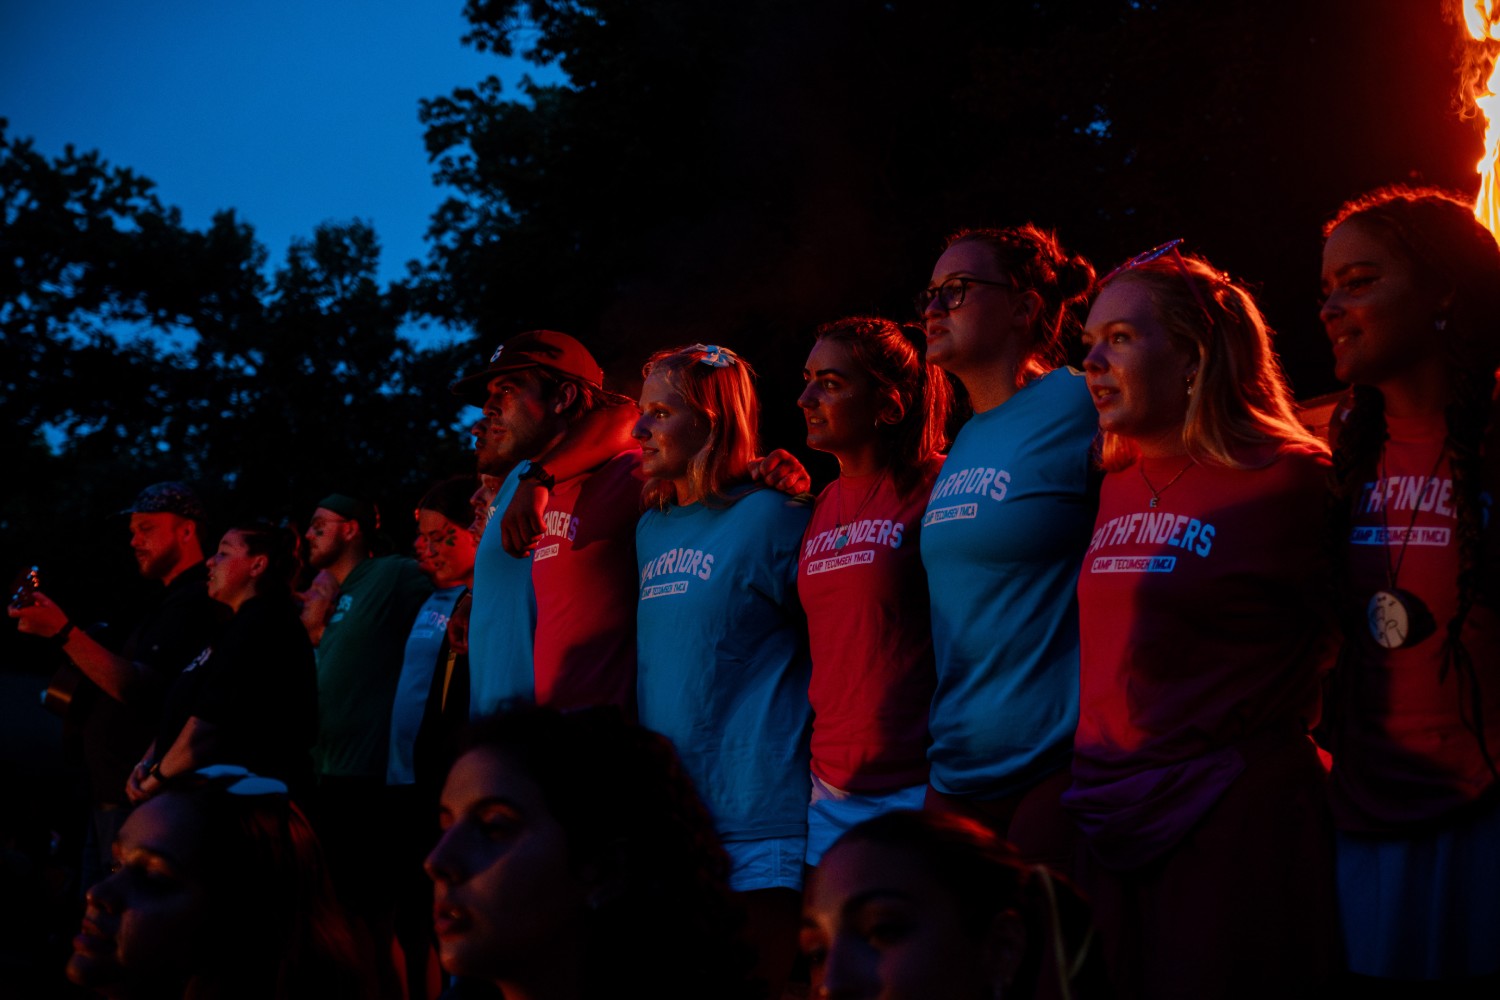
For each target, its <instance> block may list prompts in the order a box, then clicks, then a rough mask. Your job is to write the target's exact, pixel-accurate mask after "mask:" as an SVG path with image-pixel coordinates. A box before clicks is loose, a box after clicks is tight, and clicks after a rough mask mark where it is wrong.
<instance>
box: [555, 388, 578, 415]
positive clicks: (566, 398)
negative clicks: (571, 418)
mask: <svg viewBox="0 0 1500 1000" xmlns="http://www.w3.org/2000/svg"><path fill="white" fill-rule="evenodd" d="M577 398H578V386H576V385H574V384H573V383H572V382H563V383H562V384H560V385H559V386H558V387H557V399H556V401H555V402H553V404H552V412H553V413H557V414H561V413H562V412H563V411H564V410H566V409H567V408H568V407H570V406H572V405H573V402H574V400H576V399H577Z"/></svg>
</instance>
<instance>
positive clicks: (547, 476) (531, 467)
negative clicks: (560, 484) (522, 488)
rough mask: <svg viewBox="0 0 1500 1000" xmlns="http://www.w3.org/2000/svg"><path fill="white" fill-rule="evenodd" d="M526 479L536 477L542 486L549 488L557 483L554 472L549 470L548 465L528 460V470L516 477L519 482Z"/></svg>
mask: <svg viewBox="0 0 1500 1000" xmlns="http://www.w3.org/2000/svg"><path fill="white" fill-rule="evenodd" d="M526 479H535V480H536V481H537V482H538V483H540V484H541V485H542V486H545V487H547V489H549V490H550V489H552V487H554V486H556V485H557V479H556V477H554V476H553V475H552V473H550V472H548V471H547V467H546V466H545V465H542V464H541V463H540V462H528V463H527V464H526V471H525V472H523V473H521V474H520V475H519V476H517V477H516V481H517V482H521V481H522V480H526Z"/></svg>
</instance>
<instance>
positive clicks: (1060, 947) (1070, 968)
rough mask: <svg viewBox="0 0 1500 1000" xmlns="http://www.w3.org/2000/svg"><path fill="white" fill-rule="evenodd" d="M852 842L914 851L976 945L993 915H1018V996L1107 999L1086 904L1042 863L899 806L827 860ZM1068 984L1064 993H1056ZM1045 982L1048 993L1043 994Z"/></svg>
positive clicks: (982, 832)
mask: <svg viewBox="0 0 1500 1000" xmlns="http://www.w3.org/2000/svg"><path fill="white" fill-rule="evenodd" d="M847 844H874V845H877V846H880V847H887V848H892V849H894V850H899V851H904V852H906V853H907V854H909V855H910V856H911V858H912V859H913V860H914V861H916V863H917V864H918V865H920V866H921V867H922V869H923V870H924V871H926V873H927V874H928V875H929V876H931V878H932V879H933V880H934V881H935V882H937V883H938V885H940V886H942V887H943V888H944V889H946V890H947V891H948V893H949V894H951V895H952V897H953V899H954V900H955V901H956V903H957V905H958V914H959V920H960V922H961V923H962V925H963V927H964V929H965V930H966V931H967V932H968V933H969V934H970V935H971V936H972V937H973V938H974V939H975V940H976V941H980V940H983V936H984V934H985V932H986V930H987V929H988V928H989V927H990V925H991V924H992V923H993V921H994V920H995V918H996V917H998V916H1000V915H1002V914H1004V913H1005V912H1006V911H1007V910H1010V911H1014V912H1015V914H1016V915H1017V916H1018V917H1019V918H1020V920H1021V923H1022V926H1023V927H1024V928H1025V931H1026V953H1025V955H1024V956H1023V957H1022V960H1021V963H1020V967H1019V969H1018V970H1017V972H1016V978H1015V981H1014V984H1013V985H1014V988H1015V993H1014V995H1016V996H1022V997H1034V996H1053V995H1063V996H1070V995H1083V996H1094V995H1102V994H1103V992H1104V988H1103V979H1104V972H1103V966H1102V960H1101V958H1100V954H1099V949H1097V948H1095V947H1093V944H1094V941H1093V929H1092V925H1091V919H1090V915H1089V910H1088V906H1087V904H1085V903H1084V901H1083V900H1082V898H1081V897H1080V896H1079V895H1078V892H1077V891H1076V890H1075V889H1074V888H1073V886H1072V883H1070V882H1069V881H1068V880H1067V879H1065V878H1063V877H1062V876H1060V875H1056V874H1053V873H1052V872H1051V871H1049V870H1048V869H1047V867H1046V866H1045V865H1028V864H1025V863H1024V862H1022V861H1021V860H1020V858H1019V856H1018V855H1017V854H1016V850H1015V848H1014V847H1011V846H1010V845H1009V844H1007V843H1006V842H1005V841H1004V840H1002V839H1000V837H999V836H997V835H996V834H995V833H994V832H992V831H991V830H989V829H988V828H986V827H983V826H981V825H979V824H978V823H976V822H974V821H973V820H970V819H966V818H963V817H959V816H954V815H951V814H948V813H935V812H928V811H916V810H906V809H899V810H896V811H893V812H888V813H883V814H881V815H879V816H876V817H875V818H873V819H868V820H865V821H864V822H863V823H860V824H858V825H857V826H855V827H853V828H852V829H850V830H849V831H848V832H847V833H845V834H844V835H843V836H842V837H840V838H839V839H838V840H837V841H835V842H834V845H833V847H832V848H830V849H829V855H831V854H832V853H833V852H834V851H836V850H838V849H839V848H840V847H842V846H844V845H847ZM829 855H824V858H825V862H826V859H827V857H828V856H829ZM1064 980H1066V983H1067V986H1066V988H1065V989H1059V986H1060V984H1061V983H1062V982H1063V981H1064ZM1044 984H1046V985H1047V986H1049V987H1050V988H1049V989H1047V990H1042V989H1040V988H1039V987H1041V986H1043V985H1044ZM1007 995H1010V993H1009V992H1007Z"/></svg>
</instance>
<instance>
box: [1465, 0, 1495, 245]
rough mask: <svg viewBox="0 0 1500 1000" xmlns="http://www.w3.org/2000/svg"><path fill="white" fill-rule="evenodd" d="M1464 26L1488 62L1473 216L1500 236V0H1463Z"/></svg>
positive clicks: (1480, 96) (1479, 103) (1477, 99)
mask: <svg viewBox="0 0 1500 1000" xmlns="http://www.w3.org/2000/svg"><path fill="white" fill-rule="evenodd" d="M1462 8H1463V16H1464V27H1466V28H1468V29H1469V37H1470V38H1472V39H1473V40H1474V41H1475V42H1476V43H1477V47H1482V48H1483V49H1484V50H1485V51H1484V57H1485V59H1486V61H1487V62H1488V64H1489V72H1488V74H1487V79H1486V80H1485V82H1484V85H1483V89H1482V90H1480V91H1479V92H1478V93H1476V94H1475V95H1474V105H1475V107H1477V108H1478V109H1479V113H1480V114H1482V115H1484V155H1483V156H1481V157H1480V159H1479V162H1478V163H1477V164H1476V165H1475V169H1476V170H1478V171H1479V195H1478V197H1476V198H1475V199H1474V217H1475V218H1477V219H1478V220H1479V221H1480V222H1482V223H1484V225H1485V227H1486V228H1487V229H1489V231H1490V232H1492V233H1494V234H1495V236H1496V238H1497V239H1500V178H1497V173H1500V59H1496V58H1495V52H1494V51H1493V50H1494V49H1496V48H1497V46H1496V44H1495V43H1496V42H1500V2H1491V0H1463V3H1462Z"/></svg>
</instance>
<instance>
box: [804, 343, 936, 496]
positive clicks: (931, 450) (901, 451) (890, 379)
mask: <svg viewBox="0 0 1500 1000" xmlns="http://www.w3.org/2000/svg"><path fill="white" fill-rule="evenodd" d="M814 338H815V339H817V340H836V341H838V342H839V343H841V344H845V345H847V346H848V348H849V352H850V353H851V354H852V355H853V356H854V362H855V364H857V365H859V367H860V369H861V370H862V371H864V372H865V373H866V374H868V375H869V376H870V378H871V379H872V380H874V382H875V388H876V391H877V392H879V393H880V394H881V395H882V396H884V397H885V398H886V399H890V400H893V401H894V402H895V403H896V404H897V405H898V406H899V407H900V410H901V416H900V418H899V419H897V420H896V422H895V423H892V424H884V423H882V424H879V425H877V428H878V431H879V439H880V458H881V462H882V463H883V464H884V465H885V467H886V468H888V469H891V470H892V471H893V473H894V480H895V483H896V492H898V493H899V494H901V495H902V496H906V495H907V494H909V493H910V492H911V491H912V490H913V489H914V488H916V486H917V485H918V484H919V483H921V482H922V476H923V473H924V471H926V470H927V469H928V468H930V466H931V464H932V463H933V461H935V460H936V459H937V458H938V456H940V455H941V454H942V452H943V451H944V450H946V449H947V446H948V432H947V426H948V416H949V414H950V413H951V412H952V409H953V390H952V388H951V387H950V386H949V385H948V376H947V375H945V374H943V371H942V369H940V368H938V367H937V366H936V365H933V364H930V363H929V362H928V361H927V340H926V338H925V337H924V336H923V335H922V333H921V331H920V330H916V329H914V328H909V327H902V326H899V325H897V324H896V323H893V322H891V321H890V320H888V319H881V318H880V317H878V316H849V317H846V318H844V319H839V320H834V321H833V322H832V323H824V324H823V325H822V326H820V327H818V329H817V332H816V334H814Z"/></svg>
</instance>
